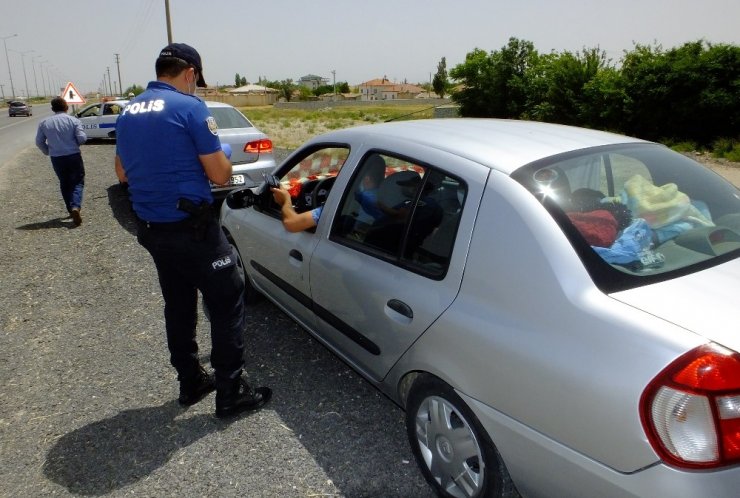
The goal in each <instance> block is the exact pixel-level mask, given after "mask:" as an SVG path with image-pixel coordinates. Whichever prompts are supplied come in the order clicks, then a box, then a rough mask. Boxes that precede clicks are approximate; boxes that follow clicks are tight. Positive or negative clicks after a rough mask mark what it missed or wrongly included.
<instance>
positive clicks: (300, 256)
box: [288, 249, 303, 261]
mask: <svg viewBox="0 0 740 498" xmlns="http://www.w3.org/2000/svg"><path fill="white" fill-rule="evenodd" d="M288 255H289V256H290V257H291V258H293V259H297V260H298V261H303V254H301V251H299V250H298V249H291V250H290V252H289V253H288Z"/></svg>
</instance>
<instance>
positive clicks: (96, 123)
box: [75, 100, 128, 138]
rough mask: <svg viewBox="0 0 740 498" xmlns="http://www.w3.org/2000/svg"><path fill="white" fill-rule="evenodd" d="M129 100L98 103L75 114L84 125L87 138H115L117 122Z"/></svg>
mask: <svg viewBox="0 0 740 498" xmlns="http://www.w3.org/2000/svg"><path fill="white" fill-rule="evenodd" d="M127 103H128V100H111V101H108V102H98V103H96V104H90V105H88V106H87V107H84V108H83V109H82V110H81V111H79V112H77V113H75V117H77V118H78V119H79V120H80V122H81V123H82V128H83V129H84V130H85V133H86V134H87V138H115V137H116V121H117V120H118V115H119V114H120V113H121V112H122V111H123V109H124V107H126V104H127Z"/></svg>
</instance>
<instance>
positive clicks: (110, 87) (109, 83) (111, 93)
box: [106, 66, 113, 97]
mask: <svg viewBox="0 0 740 498" xmlns="http://www.w3.org/2000/svg"><path fill="white" fill-rule="evenodd" d="M106 69H107V70H108V90H110V96H111V97H112V96H113V86H112V85H111V82H110V67H108V66H106Z"/></svg>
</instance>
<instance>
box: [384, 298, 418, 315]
mask: <svg viewBox="0 0 740 498" xmlns="http://www.w3.org/2000/svg"><path fill="white" fill-rule="evenodd" d="M386 304H387V305H388V307H389V308H390V309H392V310H393V311H395V312H396V313H400V314H401V315H403V316H405V317H408V318H414V312H413V310H412V309H411V307H410V306H409V305H408V304H406V303H404V302H403V301H399V300H398V299H391V300H390V301H388V303H386Z"/></svg>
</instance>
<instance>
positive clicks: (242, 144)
mask: <svg viewBox="0 0 740 498" xmlns="http://www.w3.org/2000/svg"><path fill="white" fill-rule="evenodd" d="M206 106H207V107H208V112H210V113H211V116H213V118H214V119H215V120H216V124H217V125H218V138H219V140H220V141H221V143H222V144H229V145H230V146H231V164H232V174H231V180H229V183H228V184H227V185H215V184H212V185H211V192H213V195H214V196H215V197H218V198H222V197H225V196H226V194H228V193H229V192H231V191H232V190H233V189H235V188H237V187H251V186H254V185H257V184H259V183H260V182H262V180H263V177H262V174H263V173H270V172H271V171H272V170H273V169H275V156H274V155H273V147H272V140H270V138H269V137H268V136H267V135H265V134H264V133H262V131H260V130H259V129H258V128H257V127H255V126H254V125H253V124H252V123H251V122H250V121H249V119H247V117H246V116H245V115H244V114H242V113H241V112H240V111H239V110H238V109H236V108H235V107H234V106H231V105H229V104H225V103H223V102H212V101H207V102H206Z"/></svg>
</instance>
